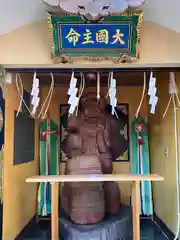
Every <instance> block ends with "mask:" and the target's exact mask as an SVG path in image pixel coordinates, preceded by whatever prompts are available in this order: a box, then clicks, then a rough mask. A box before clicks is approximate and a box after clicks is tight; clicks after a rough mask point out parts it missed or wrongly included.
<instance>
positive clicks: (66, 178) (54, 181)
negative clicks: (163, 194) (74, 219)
mask: <svg viewBox="0 0 180 240" xmlns="http://www.w3.org/2000/svg"><path fill="white" fill-rule="evenodd" d="M163 180H164V179H163V177H160V176H158V175H156V174H148V175H144V174H100V175H95V174H90V175H58V176H34V177H30V178H28V179H26V182H31V183H35V182H36V183H41V182H49V183H50V184H51V185H52V191H51V194H52V199H51V201H52V203H51V204H52V210H51V211H52V214H51V234H52V237H51V239H52V240H58V239H59V224H58V223H59V208H58V200H59V196H58V185H59V184H58V183H60V182H109V181H112V182H132V211H133V240H140V217H139V183H140V181H163Z"/></svg>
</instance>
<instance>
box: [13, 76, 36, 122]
mask: <svg viewBox="0 0 180 240" xmlns="http://www.w3.org/2000/svg"><path fill="white" fill-rule="evenodd" d="M18 82H19V84H20V87H19V84H18ZM16 88H17V91H18V93H19V96H20V103H19V107H18V110H17V114H16V117H18V115H19V112H20V111H21V108H22V104H23V103H24V105H25V106H26V108H27V110H28V112H29V113H30V115H31V116H32V117H33V118H35V116H34V115H33V114H32V112H31V110H30V109H29V108H28V106H27V104H26V102H25V101H24V99H23V95H24V88H23V83H22V79H21V76H20V74H19V73H16Z"/></svg>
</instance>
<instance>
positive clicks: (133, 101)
mask: <svg viewBox="0 0 180 240" xmlns="http://www.w3.org/2000/svg"><path fill="white" fill-rule="evenodd" d="M48 90H49V88H46V87H45V88H43V89H42V92H41V97H42V102H43V101H44V98H45V97H46V96H47V93H48ZM67 90H68V89H67V88H62V87H61V88H58V87H56V88H55V89H54V93H53V97H52V101H51V105H50V109H49V114H50V116H51V118H52V119H53V120H54V121H55V122H56V123H57V124H58V125H59V123H60V104H67V102H68V98H67ZM85 91H96V88H92V89H90V88H88V89H86V88H85ZM106 93H107V88H101V94H102V95H104V96H105V95H106ZM141 93H142V87H139V86H137V87H118V88H117V99H118V103H128V105H129V127H130V125H131V122H132V121H133V120H134V115H135V112H136V110H137V107H138V104H139V102H140V98H141ZM141 113H142V116H143V117H145V118H147V101H146V99H145V101H144V103H143V106H142V111H141ZM130 155H131V154H130ZM64 166H65V164H64V163H61V164H60V172H61V173H63V172H64ZM113 169H114V173H130V163H129V162H115V163H114V164H113ZM120 187H121V199H122V202H124V203H127V204H129V203H130V195H131V185H130V184H129V183H121V186H120Z"/></svg>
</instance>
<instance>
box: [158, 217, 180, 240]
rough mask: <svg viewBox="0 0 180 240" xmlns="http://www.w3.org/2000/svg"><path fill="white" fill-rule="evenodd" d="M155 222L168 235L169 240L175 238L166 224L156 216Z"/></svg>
mask: <svg viewBox="0 0 180 240" xmlns="http://www.w3.org/2000/svg"><path fill="white" fill-rule="evenodd" d="M154 222H155V223H157V225H158V226H159V227H160V229H161V230H162V231H163V232H164V233H165V234H166V236H167V237H168V239H169V240H173V239H174V238H175V235H174V233H173V232H172V231H171V230H170V229H169V228H168V227H167V226H166V224H165V223H164V222H163V221H162V220H161V219H160V218H159V217H158V216H157V215H156V214H154Z"/></svg>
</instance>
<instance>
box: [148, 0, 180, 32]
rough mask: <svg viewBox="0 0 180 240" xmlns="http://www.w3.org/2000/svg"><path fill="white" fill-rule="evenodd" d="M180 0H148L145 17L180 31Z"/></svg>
mask: <svg viewBox="0 0 180 240" xmlns="http://www.w3.org/2000/svg"><path fill="white" fill-rule="evenodd" d="M179 10H180V0H147V2H146V4H145V5H144V14H145V19H147V20H148V21H152V22H155V23H157V24H160V25H162V26H164V27H167V28H170V29H171V30H174V31H177V32H179V33H180V11H179Z"/></svg>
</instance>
